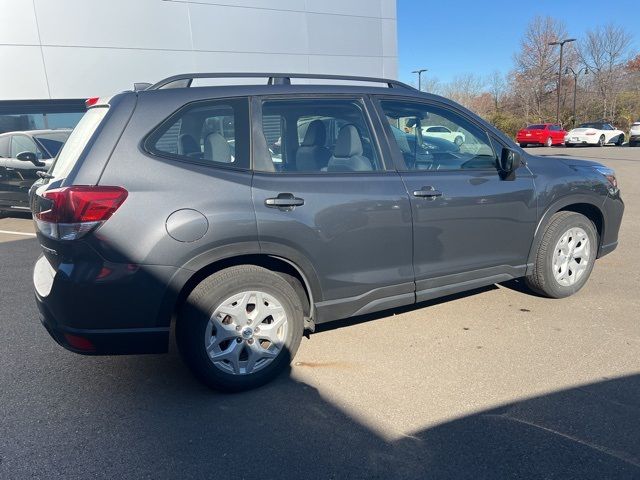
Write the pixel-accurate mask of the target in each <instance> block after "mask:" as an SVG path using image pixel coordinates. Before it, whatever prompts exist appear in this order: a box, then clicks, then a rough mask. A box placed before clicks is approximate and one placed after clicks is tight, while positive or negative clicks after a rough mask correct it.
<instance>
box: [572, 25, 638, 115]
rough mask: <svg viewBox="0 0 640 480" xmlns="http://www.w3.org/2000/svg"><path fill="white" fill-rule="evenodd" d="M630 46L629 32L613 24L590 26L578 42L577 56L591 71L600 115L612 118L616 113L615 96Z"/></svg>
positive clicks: (628, 55) (621, 80)
mask: <svg viewBox="0 0 640 480" xmlns="http://www.w3.org/2000/svg"><path fill="white" fill-rule="evenodd" d="M630 47H631V35H629V33H627V31H626V30H625V29H624V28H622V27H619V26H616V25H613V24H608V25H605V26H604V27H599V28H597V29H595V30H589V31H588V32H587V34H586V36H585V38H584V39H583V40H582V41H581V42H580V59H581V60H582V62H583V63H584V65H585V66H586V67H587V68H588V69H589V70H590V71H591V72H593V77H592V81H593V84H594V86H595V88H596V90H597V92H598V95H599V97H600V100H601V102H602V116H603V118H613V117H614V116H615V114H616V97H617V95H618V93H619V92H620V89H621V86H622V84H623V80H624V73H625V70H624V64H625V63H626V62H627V61H628V60H629V59H630V54H629V50H630Z"/></svg>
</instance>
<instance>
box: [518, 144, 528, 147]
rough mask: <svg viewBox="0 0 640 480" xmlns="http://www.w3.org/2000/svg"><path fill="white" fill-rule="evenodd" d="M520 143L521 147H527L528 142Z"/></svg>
mask: <svg viewBox="0 0 640 480" xmlns="http://www.w3.org/2000/svg"><path fill="white" fill-rule="evenodd" d="M519 145H520V148H524V147H526V146H527V145H528V144H527V143H520V144H519Z"/></svg>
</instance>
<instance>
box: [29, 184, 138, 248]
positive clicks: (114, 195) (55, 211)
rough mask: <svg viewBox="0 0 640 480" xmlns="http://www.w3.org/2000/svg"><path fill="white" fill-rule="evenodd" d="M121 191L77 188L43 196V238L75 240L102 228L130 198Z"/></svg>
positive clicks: (39, 214) (40, 225) (40, 214)
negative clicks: (44, 236) (99, 226)
mask: <svg viewBox="0 0 640 480" xmlns="http://www.w3.org/2000/svg"><path fill="white" fill-rule="evenodd" d="M127 195H128V192H127V191H126V190H125V189H124V188H122V187H106V186H89V185H76V186H72V187H62V188H54V189H52V190H48V191H46V192H44V193H43V194H42V195H41V199H40V201H39V211H38V212H37V213H36V214H35V220H36V224H37V225H38V228H39V230H40V231H41V232H42V234H43V235H46V236H47V237H49V238H56V239H60V240H75V239H77V238H80V237H82V236H83V235H86V234H87V233H88V232H90V231H91V230H93V229H94V228H96V227H97V226H98V225H100V224H102V223H103V222H105V221H106V220H108V219H109V217H111V215H113V213H114V212H115V211H116V210H117V209H118V208H119V207H120V205H122V203H123V202H124V201H125V199H126V198H127Z"/></svg>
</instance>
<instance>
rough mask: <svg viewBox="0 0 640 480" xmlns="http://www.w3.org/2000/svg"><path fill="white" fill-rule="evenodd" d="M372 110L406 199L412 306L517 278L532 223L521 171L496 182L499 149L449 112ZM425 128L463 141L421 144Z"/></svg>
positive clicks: (530, 198) (402, 106) (397, 107)
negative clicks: (447, 132)
mask: <svg viewBox="0 0 640 480" xmlns="http://www.w3.org/2000/svg"><path fill="white" fill-rule="evenodd" d="M376 103H377V105H378V107H379V113H380V115H381V116H382V118H383V119H384V120H386V121H385V122H384V124H385V128H386V129H387V137H388V138H389V139H390V144H391V148H392V152H393V155H394V157H395V159H396V162H397V166H398V169H399V171H400V174H401V177H402V179H403V181H404V182H405V184H406V188H407V191H408V192H409V195H410V198H411V206H412V213H413V224H414V229H413V238H414V269H415V273H416V298H417V301H421V300H426V299H428V298H433V297H435V296H439V295H441V294H443V293H448V292H450V291H456V290H464V289H468V288H472V287H473V286H474V285H475V284H477V285H480V284H487V283H493V282H499V281H504V280H507V279H509V278H513V277H518V276H521V275H523V274H524V271H525V268H526V262H527V256H528V253H529V248H530V246H531V241H532V238H533V233H534V229H535V225H536V218H537V217H536V201H535V195H534V183H533V178H532V175H531V173H530V171H529V170H528V169H527V167H526V166H521V167H520V168H518V169H517V171H516V172H515V174H514V175H512V178H508V179H506V178H502V177H501V175H500V174H499V173H498V170H497V162H496V161H497V155H498V154H500V153H501V152H500V151H497V150H500V149H501V148H503V145H502V144H501V143H500V141H499V140H497V139H496V138H495V137H492V136H490V134H489V133H488V132H487V131H486V130H485V129H484V128H483V127H482V125H481V124H480V123H479V122H477V121H475V120H474V119H473V118H472V117H471V116H468V115H466V114H465V113H464V112H462V111H459V110H457V109H455V107H452V106H448V105H444V104H440V103H436V102H433V103H429V102H426V101H425V102H423V101H416V100H408V99H407V100H403V99H392V98H388V99H387V98H380V99H379V100H378V101H377V102H376ZM426 125H448V126H449V128H450V129H451V130H453V131H460V132H462V133H463V134H464V136H465V142H464V143H463V144H462V145H456V144H455V143H454V142H449V141H447V140H444V139H434V138H429V137H422V135H421V131H422V129H423V128H424V127H425V126H426ZM436 140H438V141H436Z"/></svg>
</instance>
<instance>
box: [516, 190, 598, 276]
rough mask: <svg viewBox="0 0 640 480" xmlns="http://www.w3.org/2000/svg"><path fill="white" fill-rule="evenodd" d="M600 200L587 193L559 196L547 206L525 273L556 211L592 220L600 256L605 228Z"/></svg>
mask: <svg viewBox="0 0 640 480" xmlns="http://www.w3.org/2000/svg"><path fill="white" fill-rule="evenodd" d="M602 202H603V200H602V198H601V197H597V198H592V197H590V196H587V195H581V196H580V197H571V198H561V199H559V200H558V201H556V202H555V203H553V204H552V205H551V206H549V207H548V208H547V209H546V210H545V213H544V214H543V215H542V217H541V218H540V221H539V222H538V226H537V227H536V231H535V234H534V238H533V242H532V244H531V249H530V250H529V256H528V260H527V264H528V267H527V274H529V273H530V271H529V270H530V269H531V268H532V267H531V265H532V264H533V262H534V261H535V256H536V251H537V249H538V246H539V245H540V241H541V240H542V236H543V234H544V231H545V229H546V228H547V225H549V222H550V221H551V217H553V216H554V215H555V214H556V213H558V212H575V213H579V214H581V215H584V216H585V217H587V218H588V219H589V220H591V221H592V222H593V224H594V226H595V227H596V231H597V233H598V257H600V247H601V246H602V238H603V236H604V232H605V228H606V222H605V217H604V214H603V212H602Z"/></svg>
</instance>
